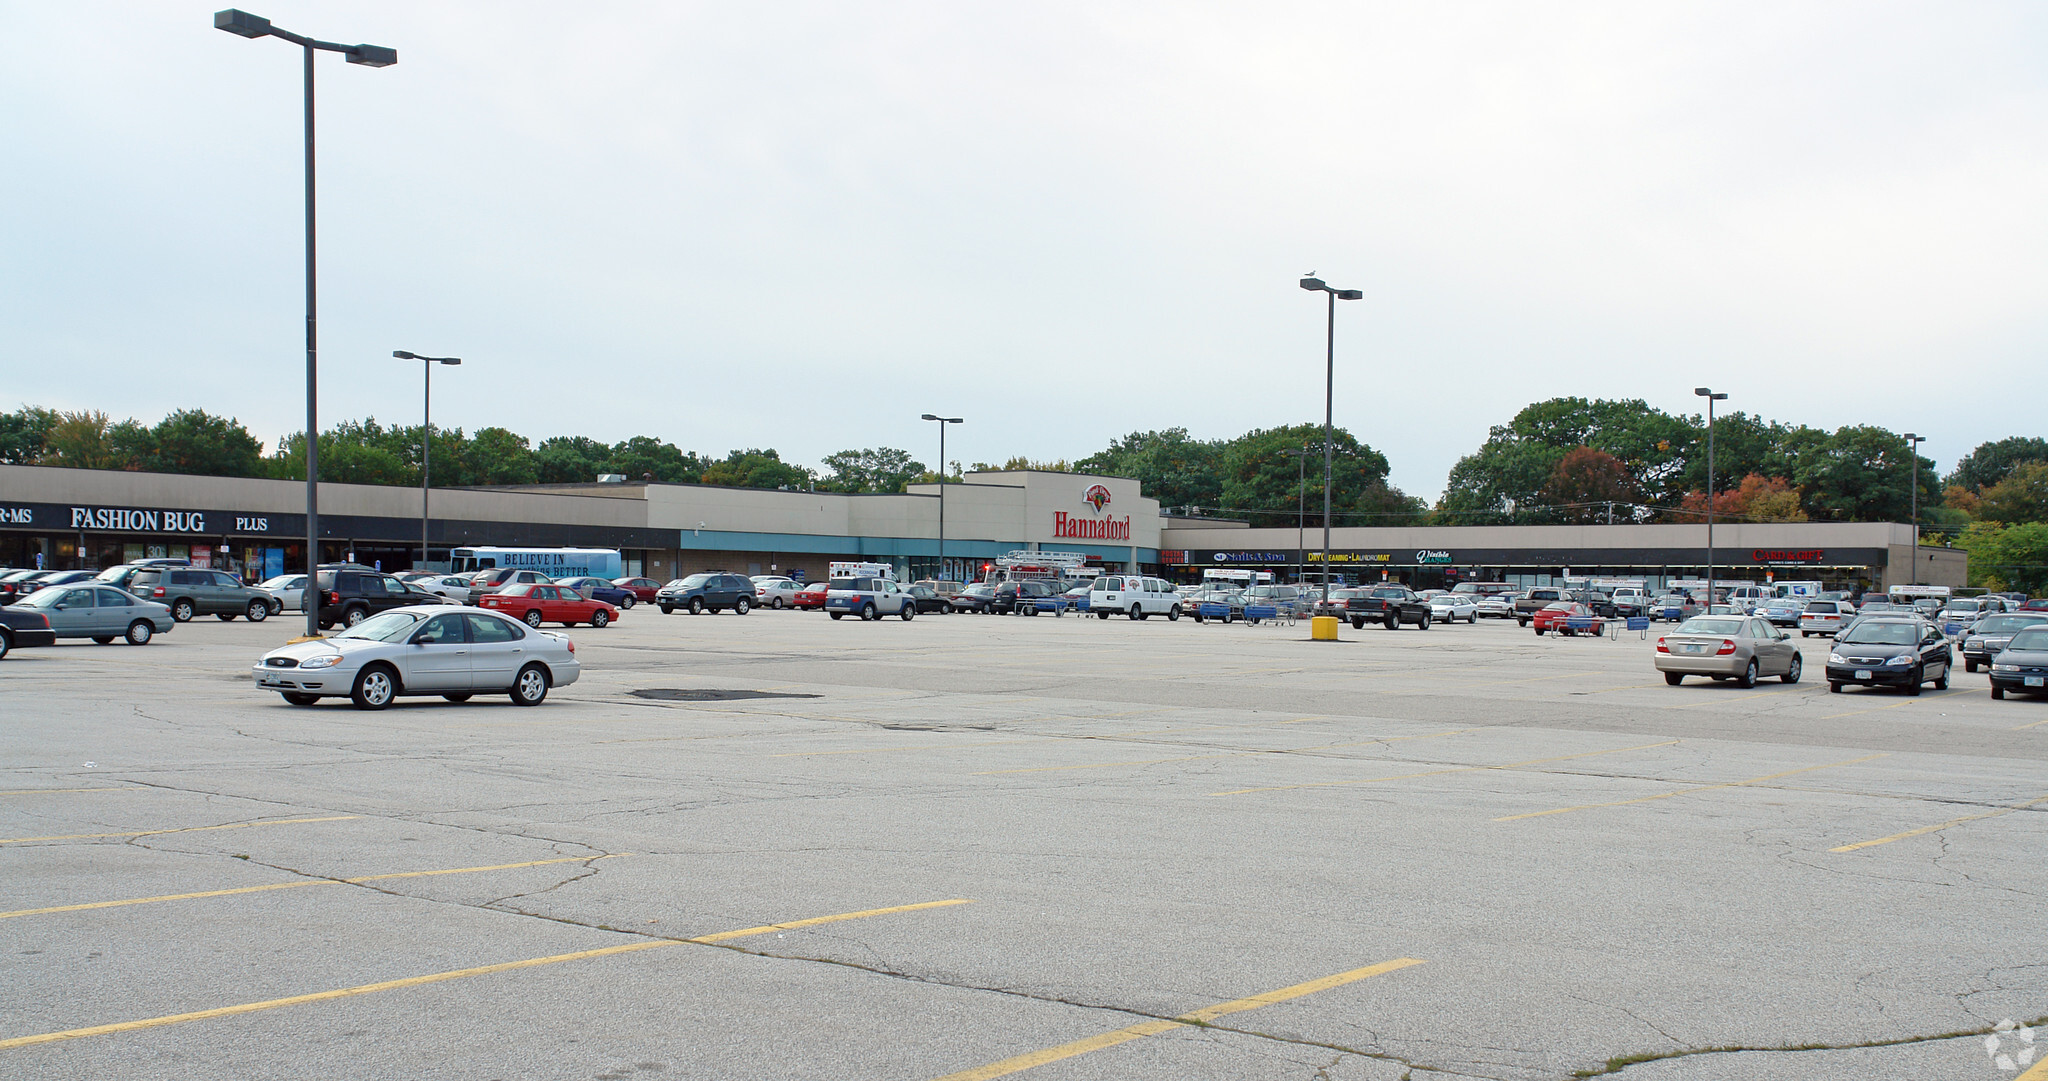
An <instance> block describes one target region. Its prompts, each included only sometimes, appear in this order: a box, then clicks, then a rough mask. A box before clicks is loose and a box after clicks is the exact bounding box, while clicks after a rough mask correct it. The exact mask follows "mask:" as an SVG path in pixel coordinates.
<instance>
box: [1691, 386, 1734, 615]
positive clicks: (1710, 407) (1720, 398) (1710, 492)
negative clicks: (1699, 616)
mask: <svg viewBox="0 0 2048 1081" xmlns="http://www.w3.org/2000/svg"><path fill="white" fill-rule="evenodd" d="M1692 392H1693V393H1694V394H1697V395H1699V396H1700V397H1702V398H1705V399H1706V400H1707V611H1709V612H1712V611H1713V610H1714V403H1715V402H1725V401H1727V400H1728V395H1726V394H1716V393H1714V391H1713V390H1712V389H1710V388H1708V387H1694V388H1693V390H1692Z"/></svg>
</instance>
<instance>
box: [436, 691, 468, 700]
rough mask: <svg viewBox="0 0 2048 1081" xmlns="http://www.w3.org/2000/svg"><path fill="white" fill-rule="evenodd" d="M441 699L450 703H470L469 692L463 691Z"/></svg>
mask: <svg viewBox="0 0 2048 1081" xmlns="http://www.w3.org/2000/svg"><path fill="white" fill-rule="evenodd" d="M441 697H443V698H446V699H447V700H449V701H450V702H467V701H469V692H468V691H462V692H460V693H458V694H444V695H442V696H441Z"/></svg>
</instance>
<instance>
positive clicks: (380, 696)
mask: <svg viewBox="0 0 2048 1081" xmlns="http://www.w3.org/2000/svg"><path fill="white" fill-rule="evenodd" d="M397 695H398V678H397V676H396V675H395V674H394V673H393V672H392V671H391V669H389V668H387V667H385V666H384V665H381V664H373V665H370V666H369V667H367V668H364V669H363V670H362V671H361V672H358V673H356V684H355V687H354V688H353V689H352V690H350V691H349V696H348V697H349V701H351V702H354V703H355V704H356V708H357V709H371V710H375V709H383V708H384V707H385V706H388V705H390V704H391V700H392V699H393V698H395V697H397Z"/></svg>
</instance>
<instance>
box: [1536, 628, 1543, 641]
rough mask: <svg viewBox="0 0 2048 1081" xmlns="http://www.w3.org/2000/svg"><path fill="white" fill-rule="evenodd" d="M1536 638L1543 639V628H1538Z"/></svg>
mask: <svg viewBox="0 0 2048 1081" xmlns="http://www.w3.org/2000/svg"><path fill="white" fill-rule="evenodd" d="M1536 637H1538V638H1541V637H1543V628H1541V627H1538V628H1536Z"/></svg>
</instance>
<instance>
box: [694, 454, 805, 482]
mask: <svg viewBox="0 0 2048 1081" xmlns="http://www.w3.org/2000/svg"><path fill="white" fill-rule="evenodd" d="M704 483H706V484H719V485H724V486H726V487H730V488H798V489H800V488H805V487H808V486H809V485H810V483H811V471H810V470H808V469H805V468H803V467H802V466H797V465H791V464H789V463H788V462H785V461H783V460H782V455H780V454H777V453H776V452H775V451H774V450H735V451H732V452H730V453H728V454H727V455H726V456H725V458H724V460H722V461H719V462H715V463H713V464H712V465H710V466H709V467H707V468H706V469H705V470H704Z"/></svg>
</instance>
